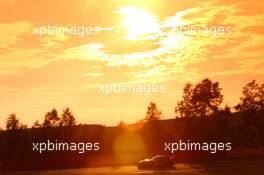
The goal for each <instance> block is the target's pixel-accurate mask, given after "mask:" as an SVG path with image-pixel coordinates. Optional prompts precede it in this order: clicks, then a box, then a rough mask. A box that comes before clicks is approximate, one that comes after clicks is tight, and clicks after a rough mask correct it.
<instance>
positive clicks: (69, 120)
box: [60, 107, 76, 126]
mask: <svg viewBox="0 0 264 175" xmlns="http://www.w3.org/2000/svg"><path fill="white" fill-rule="evenodd" d="M75 124H76V120H75V117H74V115H73V114H72V112H71V111H70V108H68V107H67V108H65V109H64V110H63V113H62V115H61V119H60V126H69V125H75Z"/></svg>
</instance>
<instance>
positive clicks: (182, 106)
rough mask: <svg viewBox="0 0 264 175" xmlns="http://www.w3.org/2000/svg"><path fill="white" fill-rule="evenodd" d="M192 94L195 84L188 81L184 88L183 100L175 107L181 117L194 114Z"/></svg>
mask: <svg viewBox="0 0 264 175" xmlns="http://www.w3.org/2000/svg"><path fill="white" fill-rule="evenodd" d="M192 95H193V85H192V84H191V83H187V84H186V85H185V87H184V88H183V96H182V98H183V100H182V101H180V102H178V105H177V107H176V108H175V113H176V114H177V113H178V114H179V115H180V117H192V116H193V115H194V107H193V104H192Z"/></svg>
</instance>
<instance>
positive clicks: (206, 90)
mask: <svg viewBox="0 0 264 175" xmlns="http://www.w3.org/2000/svg"><path fill="white" fill-rule="evenodd" d="M223 101H224V95H223V94H222V88H221V87H220V86H219V82H213V81H211V80H210V79H208V78H206V79H203V80H202V81H201V82H199V83H197V84H196V85H193V84H191V83H187V84H186V85H185V87H184V88H183V95H182V100H180V101H178V102H177V105H176V107H175V115H176V118H186V117H208V116H214V115H216V114H221V113H224V114H231V109H232V108H231V107H229V106H227V105H226V106H225V107H224V108H223V107H221V105H222V103H223ZM233 109H234V110H235V111H237V112H239V111H250V110H254V111H263V110H264V83H263V84H259V83H258V82H257V81H256V80H252V81H251V82H249V83H247V84H246V85H245V86H244V87H243V89H242V97H241V98H240V102H239V104H237V105H235V106H234V107H233ZM161 117H162V112H161V111H160V110H159V109H158V107H157V104H156V103H154V102H150V104H149V106H148V107H147V112H146V116H145V118H144V119H143V120H142V121H143V122H148V121H153V120H159V119H160V118H161ZM76 124H77V122H76V119H75V116H74V115H73V113H72V112H71V110H70V108H69V107H66V108H65V109H63V111H62V114H61V115H59V114H58V111H57V110H56V109H55V108H54V109H52V110H51V111H49V112H47V113H46V114H45V116H44V120H43V122H42V123H40V122H39V121H38V120H37V121H35V123H34V124H33V126H32V128H41V127H58V126H70V125H76ZM119 125H120V126H121V125H122V126H124V125H125V123H124V122H123V121H121V122H120V123H119ZM25 128H27V126H26V125H24V124H22V123H21V122H20V121H19V119H18V118H17V116H16V114H11V115H9V116H8V118H7V121H6V130H17V129H25Z"/></svg>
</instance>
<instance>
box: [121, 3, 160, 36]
mask: <svg viewBox="0 0 264 175" xmlns="http://www.w3.org/2000/svg"><path fill="white" fill-rule="evenodd" d="M118 12H119V13H120V14H122V15H123V16H124V17H125V18H124V21H123V26H124V27H125V28H126V30H127V36H126V39H129V40H138V39H140V37H143V36H146V35H149V34H151V33H155V32H158V30H159V24H158V21H157V18H156V17H155V16H154V15H152V14H150V13H147V12H145V11H144V10H141V9H138V8H135V7H121V8H120V9H119V10H118Z"/></svg>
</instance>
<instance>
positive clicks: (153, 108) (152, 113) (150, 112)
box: [145, 102, 161, 121]
mask: <svg viewBox="0 0 264 175" xmlns="http://www.w3.org/2000/svg"><path fill="white" fill-rule="evenodd" d="M160 118H161V111H159V110H158V108H157V105H156V103H153V102H150V104H149V106H148V109H147V112H146V118H145V120H146V121H152V120H158V119H160Z"/></svg>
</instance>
